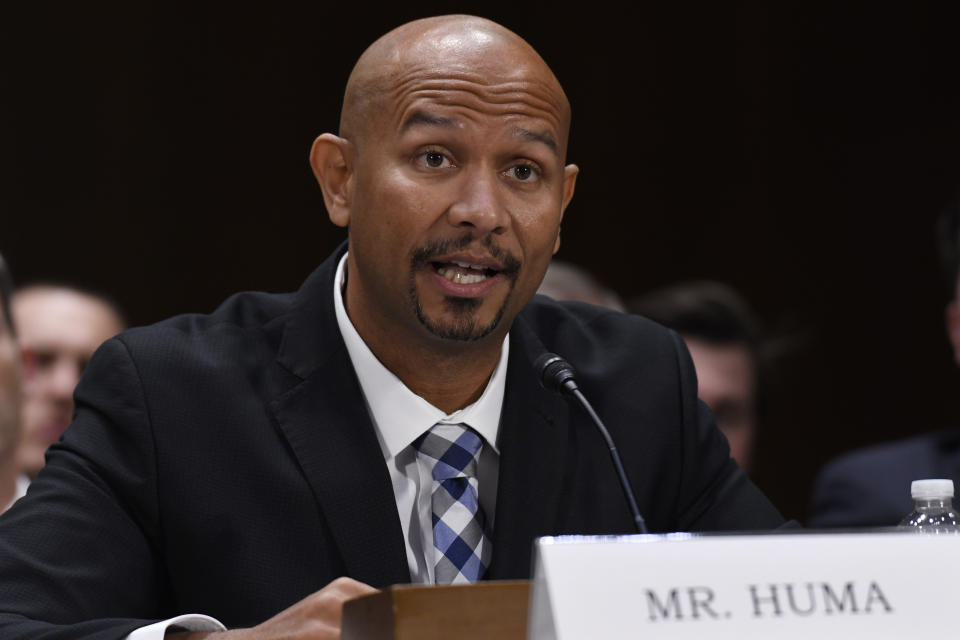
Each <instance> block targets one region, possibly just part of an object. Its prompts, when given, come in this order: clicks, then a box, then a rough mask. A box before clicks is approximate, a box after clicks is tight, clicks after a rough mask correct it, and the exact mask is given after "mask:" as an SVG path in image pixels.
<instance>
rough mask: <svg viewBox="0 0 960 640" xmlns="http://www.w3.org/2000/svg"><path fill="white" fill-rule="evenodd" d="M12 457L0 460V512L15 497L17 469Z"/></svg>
mask: <svg viewBox="0 0 960 640" xmlns="http://www.w3.org/2000/svg"><path fill="white" fill-rule="evenodd" d="M13 462H14V460H13V456H10V457H8V458H3V459H0V510H2V509H3V508H4V507H6V506H7V505H8V504H10V502H11V501H12V500H13V498H14V496H16V495H17V476H18V475H19V474H18V473H17V467H16V465H15V464H13Z"/></svg>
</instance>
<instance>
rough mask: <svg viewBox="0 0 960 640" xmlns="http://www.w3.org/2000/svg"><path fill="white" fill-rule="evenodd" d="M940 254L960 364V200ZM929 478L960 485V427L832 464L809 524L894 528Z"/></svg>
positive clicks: (952, 208)
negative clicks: (915, 487) (916, 488)
mask: <svg viewBox="0 0 960 640" xmlns="http://www.w3.org/2000/svg"><path fill="white" fill-rule="evenodd" d="M937 250H938V254H939V258H940V266H941V270H942V272H943V276H944V280H945V284H946V290H947V297H948V302H947V305H946V308H945V310H944V321H945V325H946V330H947V337H948V339H949V340H950V344H951V345H952V347H953V359H954V361H955V362H956V363H957V364H960V279H958V274H960V196H957V197H956V198H954V200H953V201H952V202H951V203H950V204H949V205H948V206H947V207H946V208H945V209H944V210H943V212H942V213H941V214H940V217H939V219H938V221H937ZM925 478H947V479H951V480H953V481H954V484H957V482H958V481H960V428H956V427H955V428H945V429H940V430H937V431H932V432H929V433H925V434H923V435H919V436H914V437H910V438H904V439H901V440H896V441H893V442H886V443H881V444H876V445H872V446H868V447H864V448H861V449H857V450H855V451H852V452H849V453H846V454H844V455H842V456H840V457H838V458H836V459H834V460H832V461H830V462H828V463H827V464H826V465H824V467H823V468H822V469H821V470H820V472H819V473H818V474H817V476H816V478H815V479H814V482H813V488H812V490H811V492H810V506H809V509H808V511H807V525H808V526H810V527H821V528H829V527H884V526H894V525H896V524H897V523H898V522H900V520H901V519H902V518H903V517H904V516H905V515H907V514H908V513H910V512H911V511H912V510H913V498H911V496H910V483H911V482H912V481H914V480H922V479H925Z"/></svg>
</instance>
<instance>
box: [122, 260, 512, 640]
mask: <svg viewBox="0 0 960 640" xmlns="http://www.w3.org/2000/svg"><path fill="white" fill-rule="evenodd" d="M346 265H347V256H346V255H344V256H343V258H342V259H341V260H340V264H339V265H337V273H336V276H335V277H334V280H333V282H334V287H333V304H334V309H335V310H336V315H337V325H338V326H339V327H340V333H341V334H342V335H343V341H344V343H345V344H346V345H347V353H348V354H349V355H350V362H351V363H352V364H353V369H354V371H356V372H357V378H358V379H359V381H360V388H361V389H362V391H363V397H364V401H365V402H366V405H367V410H368V411H369V413H370V419H371V420H372V422H373V427H374V430H375V431H376V433H377V441H378V442H379V443H380V449H381V450H382V452H383V459H384V461H385V463H386V465H387V469H388V470H389V472H390V480H391V482H392V484H393V494H394V496H395V498H396V501H397V512H398V513H399V515H400V526H401V528H402V529H403V539H404V541H405V542H406V547H407V563H408V564H409V566H410V577H411V581H412V582H415V583H424V584H431V583H433V573H434V570H433V567H434V554H435V549H434V546H433V526H432V523H431V513H432V511H433V509H432V506H431V496H432V495H433V477H432V474H431V468H430V465H428V464H426V463H422V462H420V461H419V458H418V456H417V452H416V449H414V448H413V446H412V444H413V441H414V440H416V439H417V438H418V437H420V435H421V434H423V433H424V432H425V431H427V430H428V429H429V428H430V427H432V426H433V425H435V424H437V423H438V422H445V423H448V424H466V425H469V426H470V427H471V428H473V429H474V430H475V431H476V432H477V433H479V434H480V435H481V436H482V437H483V441H484V446H483V449H481V451H480V460H479V463H478V465H477V476H478V477H477V484H478V487H479V491H480V506H481V508H482V509H483V512H484V514H485V516H486V517H487V520H488V522H490V524H491V525H492V524H493V515H494V513H495V509H496V498H497V473H498V470H499V466H500V456H499V451H498V450H497V445H496V443H497V433H498V432H499V429H500V411H501V409H502V408H503V393H504V390H505V388H506V380H507V356H508V355H509V352H510V340H509V336H507V337H506V338H504V340H503V346H502V347H501V349H500V361H499V362H498V363H497V368H496V369H494V371H493V375H492V376H490V381H489V382H488V383H487V388H486V389H484V391H483V394H482V395H481V396H480V398H479V399H478V400H477V401H476V402H474V403H473V404H471V405H469V406H467V407H464V408H463V409H460V410H459V411H454V412H453V413H451V414H446V413H444V412H443V411H441V410H440V409H437V408H436V407H434V406H433V405H432V404H430V403H429V402H427V401H426V400H424V399H423V398H421V397H420V396H418V395H416V394H415V393H413V392H412V391H410V389H408V388H407V386H406V385H405V384H403V382H401V381H400V379H399V378H398V377H397V376H395V375H393V374H392V373H391V372H390V370H389V369H387V368H386V367H385V366H383V364H382V363H381V362H380V361H379V360H377V357H376V356H375V355H373V352H372V351H370V348H369V347H368V346H367V344H366V343H365V342H364V341H363V338H361V337H360V334H359V333H357V330H356V328H355V327H354V326H353V323H352V322H351V321H350V316H349V315H347V310H346V307H345V306H344V304H343V287H344V285H345V284H346V275H347V274H346ZM494 552H496V549H494ZM173 625H177V626H180V627H183V628H185V629H189V630H190V631H224V630H226V628H225V627H224V626H223V625H222V624H221V623H220V622H219V621H217V620H215V619H213V618H210V617H208V616H203V615H198V614H188V615H182V616H177V617H176V618H171V619H169V620H164V621H162V622H157V623H155V624H151V625H149V626H146V627H141V628H140V629H136V630H135V631H133V632H132V633H130V635H128V636H127V638H126V640H162V638H163V636H164V633H165V632H166V630H167V629H168V628H169V627H170V626H173Z"/></svg>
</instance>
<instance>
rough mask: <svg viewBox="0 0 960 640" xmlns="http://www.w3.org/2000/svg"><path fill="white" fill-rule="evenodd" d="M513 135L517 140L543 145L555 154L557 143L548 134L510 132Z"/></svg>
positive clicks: (527, 131)
mask: <svg viewBox="0 0 960 640" xmlns="http://www.w3.org/2000/svg"><path fill="white" fill-rule="evenodd" d="M512 133H513V135H514V136H516V137H518V138H523V139H524V140H528V141H530V142H539V143H541V144H545V145H547V146H548V147H550V149H551V150H552V151H553V152H554V153H557V141H556V140H554V139H553V136H552V135H550V134H549V133H539V132H537V131H530V130H529V129H520V128H517V129H514V130H513V131H512Z"/></svg>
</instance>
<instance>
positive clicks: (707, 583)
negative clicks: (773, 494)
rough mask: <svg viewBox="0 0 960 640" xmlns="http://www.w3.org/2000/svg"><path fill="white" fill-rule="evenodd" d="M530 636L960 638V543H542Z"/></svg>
mask: <svg viewBox="0 0 960 640" xmlns="http://www.w3.org/2000/svg"><path fill="white" fill-rule="evenodd" d="M534 546H535V550H534V555H535V560H534V580H533V587H532V591H531V600H530V615H529V629H528V638H529V639H530V640H548V639H549V640H553V639H557V640H582V639H584V638H604V639H606V640H616V639H617V638H657V639H661V638H662V639H665V640H673V639H682V638H683V639H685V638H691V639H692V638H696V639H698V640H702V639H703V638H711V639H713V638H737V639H738V640H744V639H749V638H763V639H768V638H777V639H778V640H789V639H793V638H797V639H800V638H802V639H804V640H807V639H809V638H817V639H818V640H829V639H832V638H838V639H839V638H843V639H844V640H849V639H850V638H870V639H871V640H873V639H879V638H898V639H902V638H918V637H922V636H923V634H924V633H932V632H938V633H950V634H956V637H960V629H958V625H960V617H958V615H957V603H958V602H960V535H923V534H917V533H905V532H899V531H882V532H869V533H859V532H858V533H818V532H807V533H791V534H786V533H784V534H780V533H777V534H756V535H705V536H698V535H695V534H669V535H642V536H640V535H638V536H620V537H576V536H573V537H560V538H540V539H538V540H537V541H536V543H535V545H534Z"/></svg>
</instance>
